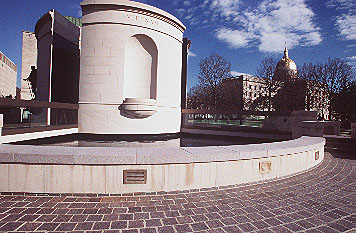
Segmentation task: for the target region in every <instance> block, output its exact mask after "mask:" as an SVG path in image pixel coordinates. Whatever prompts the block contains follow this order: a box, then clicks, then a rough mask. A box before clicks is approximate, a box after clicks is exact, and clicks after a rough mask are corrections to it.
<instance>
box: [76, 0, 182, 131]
mask: <svg viewBox="0 0 356 233" xmlns="http://www.w3.org/2000/svg"><path fill="white" fill-rule="evenodd" d="M81 7H82V12H83V18H82V38H81V43H82V44H81V46H82V47H81V57H80V82H79V114H78V118H79V119H78V122H79V125H78V128H79V133H90V134H164V133H177V132H179V131H180V122H181V114H180V109H181V108H180V107H181V103H180V102H181V72H182V44H183V32H184V30H185V26H184V25H183V24H182V23H181V22H180V21H179V20H178V19H177V18H175V17H174V16H172V15H170V14H168V13H167V12H164V11H162V10H160V9H158V8H155V7H152V6H149V5H146V4H142V3H137V2H133V1H128V0H115V1H114V0H104V1H100V3H99V2H96V1H90V0H84V1H83V2H82V3H81Z"/></svg>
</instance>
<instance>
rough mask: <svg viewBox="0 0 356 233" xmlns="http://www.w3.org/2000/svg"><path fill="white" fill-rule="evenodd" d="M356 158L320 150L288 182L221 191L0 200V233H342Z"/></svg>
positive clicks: (350, 220) (352, 216)
mask: <svg viewBox="0 0 356 233" xmlns="http://www.w3.org/2000/svg"><path fill="white" fill-rule="evenodd" d="M355 191H356V160H350V159H342V158H334V157H333V156H332V155H331V154H330V153H327V152H326V153H325V159H324V161H323V162H322V163H321V164H320V165H318V166H317V167H315V168H313V169H311V170H309V171H307V172H305V173H300V174H297V175H295V176H292V177H288V178H285V179H280V180H274V181H269V182H265V183H259V184H250V185H244V186H240V187H235V186H228V187H226V188H225V189H221V188H209V189H203V190H196V191H192V190H190V191H186V192H185V191H182V192H179V191H177V192H170V193H168V194H167V193H163V192H162V193H158V194H157V193H154V194H153V193H152V194H147V193H146V194H140V195H137V194H131V195H122V196H105V195H103V196H100V197H98V196H92V197H91V196H81V195H78V196H73V195H72V196H70V194H68V196H38V195H31V194H27V195H20V194H17V195H16V193H15V194H12V195H5V194H2V195H0V232H48V231H51V232H120V233H132V232H136V233H141V232H164V233H169V232H175V233H176V232H229V233H230V232H347V231H350V230H352V229H354V230H355V229H356V194H355V193H356V192H355Z"/></svg>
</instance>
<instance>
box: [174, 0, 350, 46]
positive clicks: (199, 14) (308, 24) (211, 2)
mask: <svg viewBox="0 0 356 233" xmlns="http://www.w3.org/2000/svg"><path fill="white" fill-rule="evenodd" d="M184 1H185V0H181V7H182V8H184V9H185V11H186V12H184V16H185V20H187V21H189V22H188V23H190V24H191V25H200V26H201V27H205V26H206V27H209V28H212V30H213V31H215V36H216V38H217V39H219V40H220V41H222V42H224V43H226V44H228V45H229V46H230V47H231V48H241V47H253V46H256V47H257V48H258V49H259V50H260V51H262V52H281V51H283V48H284V42H287V45H288V48H290V49H291V48H293V47H296V46H312V45H317V44H319V43H320V42H321V41H322V36H321V33H320V28H319V27H317V26H316V24H315V23H314V17H315V14H314V12H313V11H312V9H311V8H310V7H309V6H308V5H307V4H306V1H307V0H293V1H290V0H260V1H261V2H260V3H259V4H258V5H257V7H255V8H250V7H247V6H246V4H247V3H248V1H242V0H204V2H203V3H202V4H197V3H196V2H194V1H192V5H191V6H190V7H189V8H188V7H184V4H183V3H184ZM335 1H347V0H335ZM178 13H180V14H182V13H183V10H180V9H179V10H178ZM204 25H205V26H204Z"/></svg>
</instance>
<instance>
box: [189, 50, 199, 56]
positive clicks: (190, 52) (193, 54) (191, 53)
mask: <svg viewBox="0 0 356 233" xmlns="http://www.w3.org/2000/svg"><path fill="white" fill-rule="evenodd" d="M196 56H197V55H196V54H195V53H193V52H192V51H190V50H189V51H188V57H196Z"/></svg>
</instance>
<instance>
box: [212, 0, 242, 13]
mask: <svg viewBox="0 0 356 233" xmlns="http://www.w3.org/2000/svg"><path fill="white" fill-rule="evenodd" d="M210 4H211V5H210V6H211V8H212V9H214V10H216V11H218V12H220V13H221V15H222V16H225V17H230V16H234V15H235V16H236V15H237V14H238V13H237V10H238V9H239V5H240V1H239V0H212V2H211V3H210Z"/></svg>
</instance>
